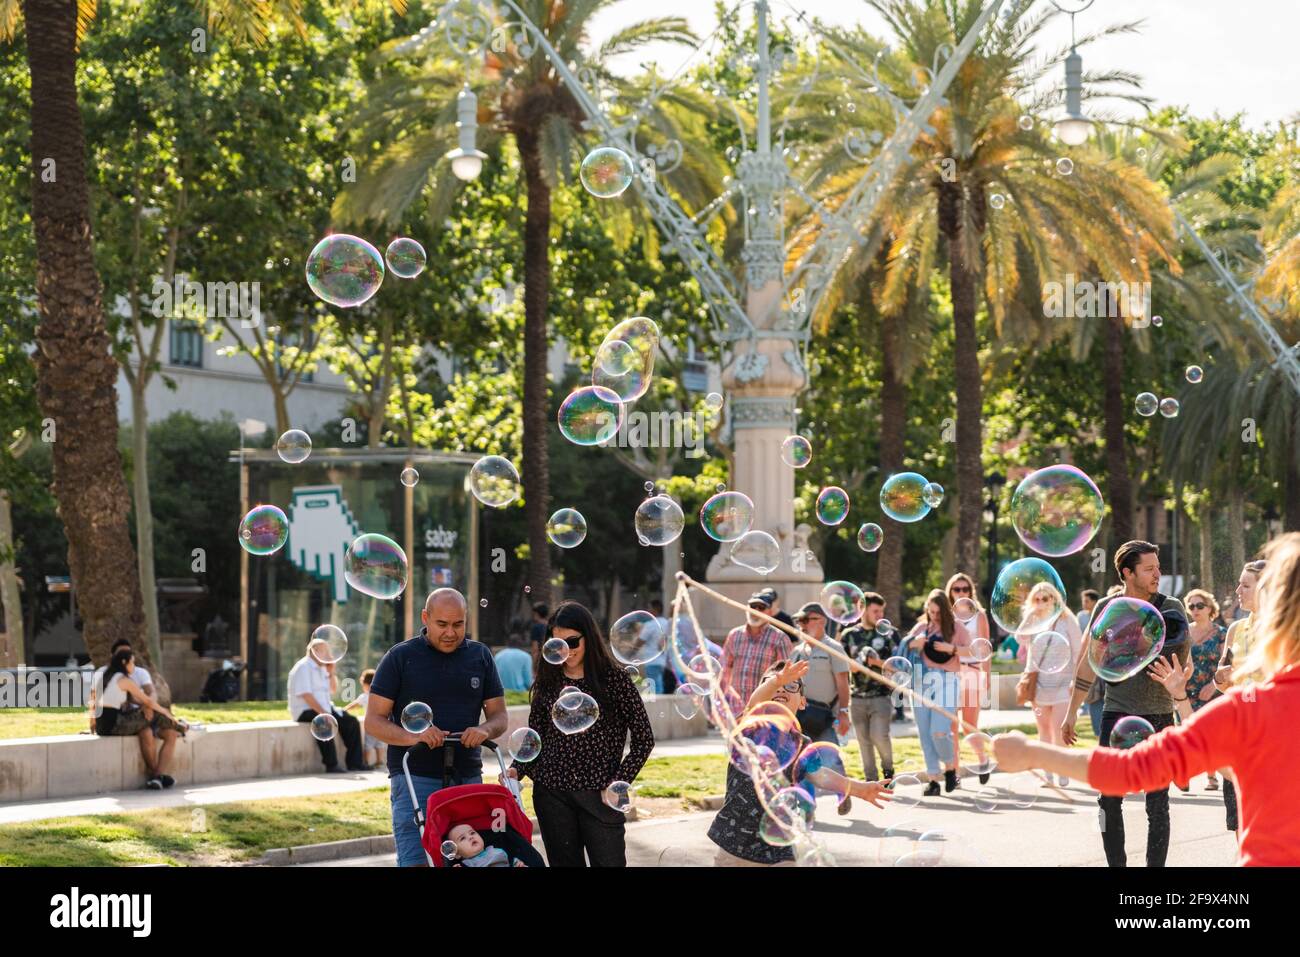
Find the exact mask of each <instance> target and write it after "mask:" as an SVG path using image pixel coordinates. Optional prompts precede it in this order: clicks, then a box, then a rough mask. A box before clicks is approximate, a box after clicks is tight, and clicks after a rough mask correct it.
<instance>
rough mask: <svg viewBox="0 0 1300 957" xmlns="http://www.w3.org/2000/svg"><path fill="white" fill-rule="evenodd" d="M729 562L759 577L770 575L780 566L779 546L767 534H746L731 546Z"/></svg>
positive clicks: (756, 532)
mask: <svg viewBox="0 0 1300 957" xmlns="http://www.w3.org/2000/svg"><path fill="white" fill-rule="evenodd" d="M731 560H732V561H733V562H735V563H736V564H737V565H740V566H741V567H743V568H748V569H750V570H751V571H756V572H758V573H759V574H760V575H770V574H772V572H774V571H776V570H777V568H779V567H780V565H781V546H780V544H778V542H777V540H776V539H775V538H773V537H772V536H771V535H769V534H768V533H767V532H761V531H758V530H757V529H754V530H751V531H748V532H746V533H745V534H744V535H741V536H740V538H738V539H736V541H735V543H734V544H733V545H732V546H731Z"/></svg>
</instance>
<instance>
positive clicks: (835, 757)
mask: <svg viewBox="0 0 1300 957" xmlns="http://www.w3.org/2000/svg"><path fill="white" fill-rule="evenodd" d="M794 777H795V779H796V780H797V781H798V782H799V786H800V787H802V788H803V789H804V790H805V791H807V792H808V793H809V795H810V796H811V797H814V798H817V797H822V796H823V795H827V794H831V795H834V796H835V797H836V798H838V799H839V800H843V799H844V798H846V797H848V783H849V782H848V780H847V779H846V774H845V771H844V755H843V754H841V753H840V749H839V747H838V746H836V745H835V744H833V743H831V742H830V741H816V742H814V743H813V744H810V745H808V747H806V748H804V749H803V750H802V751H801V752H799V757H798V758H796V759H795V774H794Z"/></svg>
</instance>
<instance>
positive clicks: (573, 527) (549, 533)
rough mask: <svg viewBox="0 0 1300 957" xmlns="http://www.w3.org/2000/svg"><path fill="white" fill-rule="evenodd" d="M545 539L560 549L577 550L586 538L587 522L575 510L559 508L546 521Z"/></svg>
mask: <svg viewBox="0 0 1300 957" xmlns="http://www.w3.org/2000/svg"><path fill="white" fill-rule="evenodd" d="M546 537H547V538H549V539H550V540H551V542H552V543H553V544H555V545H558V546H560V548H577V547H578V546H579V545H581V544H582V540H583V539H585V538H586V537H587V520H586V519H585V518H584V517H583V515H582V513H581V512H579V511H578V510H577V509H576V508H560V509H556V510H555V512H554V513H552V515H551V517H550V518H549V519H547V520H546Z"/></svg>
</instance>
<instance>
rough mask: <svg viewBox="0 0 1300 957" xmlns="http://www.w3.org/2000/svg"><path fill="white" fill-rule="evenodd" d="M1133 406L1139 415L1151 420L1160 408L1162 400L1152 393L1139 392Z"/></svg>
mask: <svg viewBox="0 0 1300 957" xmlns="http://www.w3.org/2000/svg"><path fill="white" fill-rule="evenodd" d="M1133 406H1134V408H1136V409H1137V413H1138V415H1142V416H1146V417H1147V418H1150V417H1151V416H1153V415H1155V414H1156V410H1157V409H1158V408H1160V400H1159V399H1157V398H1156V396H1155V394H1154V393H1152V392H1139V393H1138V397H1137V398H1136V399H1134V400H1133Z"/></svg>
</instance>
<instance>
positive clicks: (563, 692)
mask: <svg viewBox="0 0 1300 957" xmlns="http://www.w3.org/2000/svg"><path fill="white" fill-rule="evenodd" d="M577 690H578V688H577V686H575V685H565V686H564V687H563V688H561V689H560V697H561V698H563V697H564V696H565V695H566V694H574V693H575V692H577Z"/></svg>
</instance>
